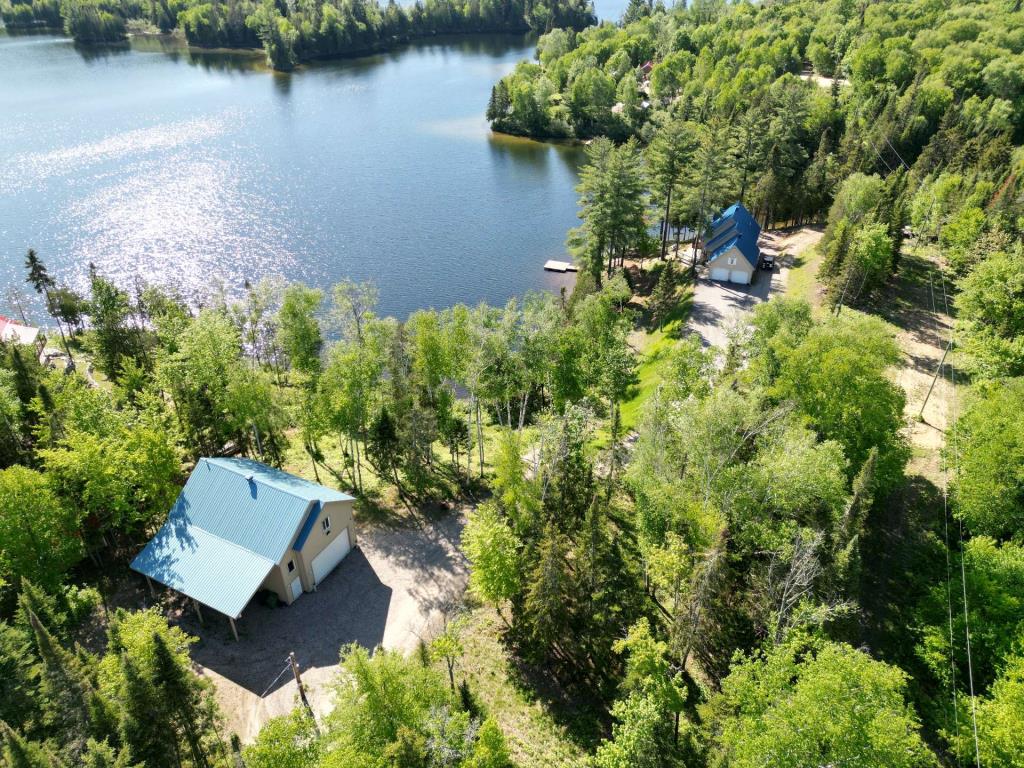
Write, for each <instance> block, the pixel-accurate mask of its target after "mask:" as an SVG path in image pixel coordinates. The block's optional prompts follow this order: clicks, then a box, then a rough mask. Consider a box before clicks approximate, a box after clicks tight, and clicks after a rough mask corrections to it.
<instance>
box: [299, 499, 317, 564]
mask: <svg viewBox="0 0 1024 768" xmlns="http://www.w3.org/2000/svg"><path fill="white" fill-rule="evenodd" d="M320 508H321V507H320V502H319V501H318V502H317V503H316V504H314V505H313V509H311V510H310V512H309V514H308V515H307V516H306V524H305V525H303V526H302V530H301V531H299V538H297V539H296V540H295V544H294V545H292V549H294V550H295V551H296V552H301V551H302V548H303V547H304V546H306V539H308V538H309V534H310V532H312V530H313V526H314V525H316V520H317V518H318V517H320Z"/></svg>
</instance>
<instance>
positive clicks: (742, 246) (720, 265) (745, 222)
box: [704, 203, 761, 285]
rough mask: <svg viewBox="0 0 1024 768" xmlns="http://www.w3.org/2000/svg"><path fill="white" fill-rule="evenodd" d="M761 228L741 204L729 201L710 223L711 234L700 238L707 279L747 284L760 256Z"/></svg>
mask: <svg viewBox="0 0 1024 768" xmlns="http://www.w3.org/2000/svg"><path fill="white" fill-rule="evenodd" d="M760 236H761V227H760V226H758V224H757V221H755V220H754V217H753V216H751V215H750V212H749V211H748V210H747V209H746V208H744V207H743V204H742V203H733V204H732V205H730V206H729V207H728V208H726V209H725V210H724V211H722V214H721V215H720V216H719V217H718V218H716V219H713V220H712V222H711V234H710V235H709V236H708V237H707V238H706V239H705V241H704V255H705V261H706V262H707V265H708V269H709V270H710V271H711V279H712V280H719V281H721V282H729V283H741V284H743V285H747V284H749V283H751V282H752V281H753V279H754V273H755V272H756V270H757V265H758V263H759V261H760V259H761V251H760V250H759V249H758V246H757V239H758V238H759V237H760Z"/></svg>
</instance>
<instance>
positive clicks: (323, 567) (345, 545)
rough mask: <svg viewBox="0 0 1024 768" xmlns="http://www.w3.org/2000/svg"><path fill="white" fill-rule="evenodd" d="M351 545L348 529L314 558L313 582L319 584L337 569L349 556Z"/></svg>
mask: <svg viewBox="0 0 1024 768" xmlns="http://www.w3.org/2000/svg"><path fill="white" fill-rule="evenodd" d="M351 546H352V545H351V544H350V543H349V540H348V528H346V529H345V530H343V531H342V532H341V533H339V534H338V538H336V539H335V540H334V541H332V542H331V543H330V544H328V545H327V547H326V548H325V549H324V551H323V552H321V553H320V554H319V555H317V556H316V557H314V558H313V581H315V582H316V583H317V584H319V583H320V582H321V581H323V580H324V579H325V578H326V577H327V574H329V573H330V572H331V571H333V570H334V569H335V567H336V566H337V565H338V563H340V562H341V561H342V559H343V558H344V557H345V555H347V554H348V551H349V549H350V548H351Z"/></svg>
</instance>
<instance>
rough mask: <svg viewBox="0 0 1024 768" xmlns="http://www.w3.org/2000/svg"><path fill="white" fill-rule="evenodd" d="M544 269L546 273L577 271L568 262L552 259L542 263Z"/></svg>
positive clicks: (573, 265)
mask: <svg viewBox="0 0 1024 768" xmlns="http://www.w3.org/2000/svg"><path fill="white" fill-rule="evenodd" d="M544 269H546V270H547V271H548V272H576V271H577V269H576V265H575V264H571V263H569V262H568V261H555V260H554V259H549V260H548V261H546V262H544Z"/></svg>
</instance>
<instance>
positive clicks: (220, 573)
mask: <svg viewBox="0 0 1024 768" xmlns="http://www.w3.org/2000/svg"><path fill="white" fill-rule="evenodd" d="M275 565H276V562H275V561H273V560H268V559H267V558H265V557H261V556H259V555H257V554H256V553H255V552H250V551H249V550H248V549H245V548H243V547H240V546H238V545H237V544H232V543H231V542H230V541H225V540H224V539H222V538H220V537H219V536H214V535H213V534H212V533H209V532H207V531H204V530H203V529H202V528H199V527H198V526H195V525H189V524H188V523H187V522H185V521H183V520H181V519H180V518H177V519H175V518H171V519H169V520H168V521H167V522H166V523H165V524H164V527H163V528H161V529H160V531H159V532H158V533H157V535H156V536H154V537H153V540H152V541H150V542H149V544H147V545H146V548H145V549H143V550H142V552H140V553H139V555H138V557H136V558H135V559H134V560H133V561H132V569H133V570H135V571H138V572H139V573H143V574H145V575H146V576H149V577H150V578H151V579H156V580H157V581H159V582H160V583H161V584H166V585H167V586H168V587H170V588H171V589H174V590H177V591H178V592H181V593H182V594H185V595H188V596H189V597H193V598H195V599H196V600H198V601H199V602H200V603H202V604H203V605H208V606H210V607H211V608H213V609H214V610H216V611H220V612H221V613H223V614H225V615H226V616H230V617H231V618H233V619H237V618H238V617H239V616H240V615H241V614H242V609H243V608H245V606H246V605H247V604H248V603H249V601H250V600H252V596H253V595H255V594H256V590H258V589H259V588H260V585H261V584H262V583H263V581H264V579H266V578H267V574H268V573H270V569H271V568H273V567H274V566H275Z"/></svg>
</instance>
